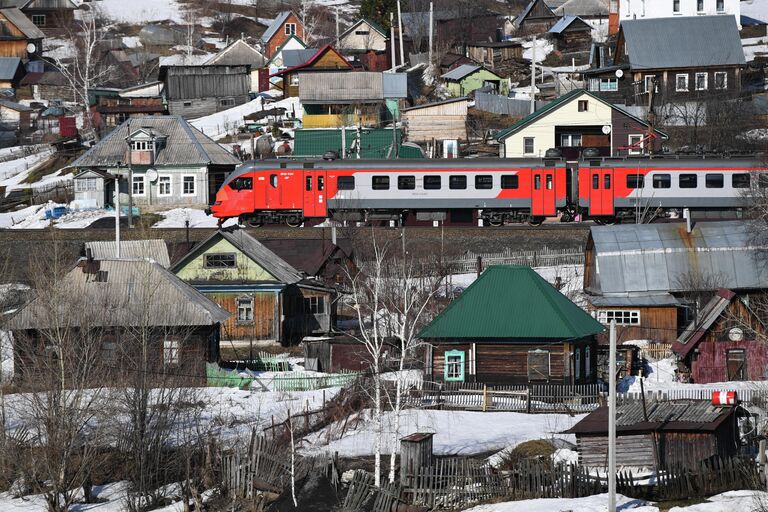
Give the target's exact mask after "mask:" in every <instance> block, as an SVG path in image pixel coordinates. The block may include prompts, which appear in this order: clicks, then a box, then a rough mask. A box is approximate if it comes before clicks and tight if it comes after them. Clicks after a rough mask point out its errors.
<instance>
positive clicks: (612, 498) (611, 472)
mask: <svg viewBox="0 0 768 512" xmlns="http://www.w3.org/2000/svg"><path fill="white" fill-rule="evenodd" d="M609 350H610V355H609V357H608V367H609V368H608V371H609V374H608V512H616V320H611V327H610V346H609Z"/></svg>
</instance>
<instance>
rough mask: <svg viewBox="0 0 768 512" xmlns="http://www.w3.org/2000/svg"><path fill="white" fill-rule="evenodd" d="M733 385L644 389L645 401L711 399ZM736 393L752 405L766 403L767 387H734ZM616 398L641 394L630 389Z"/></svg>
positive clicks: (743, 400) (637, 397) (739, 397)
mask: <svg viewBox="0 0 768 512" xmlns="http://www.w3.org/2000/svg"><path fill="white" fill-rule="evenodd" d="M733 390H734V387H733V386H728V385H727V384H723V385H722V386H711V387H710V386H706V387H696V388H689V387H678V388H672V389H665V390H662V391H660V390H657V391H646V392H645V400H646V402H666V401H671V400H712V394H713V393H718V392H721V391H733ZM736 395H737V397H738V399H739V400H741V401H742V402H746V403H749V404H753V405H764V404H766V403H768V387H766V389H759V388H743V389H742V388H736ZM616 396H617V399H618V401H619V402H622V401H637V400H642V398H643V395H642V393H640V392H639V391H630V392H625V393H618V394H617V395H616Z"/></svg>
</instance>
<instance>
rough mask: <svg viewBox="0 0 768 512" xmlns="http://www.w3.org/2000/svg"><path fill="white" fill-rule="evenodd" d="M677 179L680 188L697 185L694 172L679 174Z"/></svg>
mask: <svg viewBox="0 0 768 512" xmlns="http://www.w3.org/2000/svg"><path fill="white" fill-rule="evenodd" d="M678 180H679V184H680V188H696V187H697V186H698V178H697V177H696V175H695V174H681V175H680V177H679V178H678Z"/></svg>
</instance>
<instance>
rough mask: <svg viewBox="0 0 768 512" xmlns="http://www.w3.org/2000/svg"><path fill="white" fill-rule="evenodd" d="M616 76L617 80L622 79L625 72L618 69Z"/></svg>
mask: <svg viewBox="0 0 768 512" xmlns="http://www.w3.org/2000/svg"><path fill="white" fill-rule="evenodd" d="M614 74H615V75H616V78H621V77H623V76H624V71H622V70H621V69H617V70H616V73H614Z"/></svg>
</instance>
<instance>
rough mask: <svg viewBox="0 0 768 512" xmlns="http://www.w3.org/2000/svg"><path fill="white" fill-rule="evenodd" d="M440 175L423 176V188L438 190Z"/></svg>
mask: <svg viewBox="0 0 768 512" xmlns="http://www.w3.org/2000/svg"><path fill="white" fill-rule="evenodd" d="M440 187H441V184H440V176H424V190H440Z"/></svg>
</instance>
